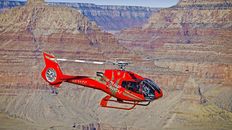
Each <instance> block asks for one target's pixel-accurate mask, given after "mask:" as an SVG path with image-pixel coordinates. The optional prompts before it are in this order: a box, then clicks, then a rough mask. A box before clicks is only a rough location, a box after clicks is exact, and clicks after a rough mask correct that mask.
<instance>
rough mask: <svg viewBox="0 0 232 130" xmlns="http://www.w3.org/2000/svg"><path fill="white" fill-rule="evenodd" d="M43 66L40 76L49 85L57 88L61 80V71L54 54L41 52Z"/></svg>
mask: <svg viewBox="0 0 232 130" xmlns="http://www.w3.org/2000/svg"><path fill="white" fill-rule="evenodd" d="M43 57H44V62H45V68H44V69H43V71H42V73H41V76H42V77H43V79H44V80H45V81H47V82H48V83H49V84H50V85H52V86H54V87H56V88H58V87H59V86H60V84H61V83H62V81H63V77H64V75H63V73H62V71H61V69H60V67H59V65H58V63H57V61H56V59H55V56H53V55H50V54H48V53H45V52H44V53H43Z"/></svg>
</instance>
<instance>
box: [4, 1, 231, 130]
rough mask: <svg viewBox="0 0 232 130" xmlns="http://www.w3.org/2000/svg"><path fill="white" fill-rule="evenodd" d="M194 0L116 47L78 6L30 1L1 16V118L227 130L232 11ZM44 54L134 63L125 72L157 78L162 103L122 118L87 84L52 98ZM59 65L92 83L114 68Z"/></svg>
mask: <svg viewBox="0 0 232 130" xmlns="http://www.w3.org/2000/svg"><path fill="white" fill-rule="evenodd" d="M195 1H196V0H188V1H186V0H185V1H184V0H183V1H180V2H179V3H178V5H176V6H173V7H171V8H167V9H162V10H160V11H159V12H158V13H155V14H153V15H152V16H151V17H150V20H149V21H148V23H147V24H145V25H144V26H143V27H140V28H133V29H126V30H124V31H122V32H121V33H119V34H118V35H117V37H118V38H119V42H118V40H117V39H116V38H115V36H113V35H112V34H109V33H106V32H103V31H101V29H100V28H99V27H98V26H97V25H96V23H94V22H91V21H89V20H88V18H87V17H85V16H84V15H83V14H82V13H81V11H78V10H76V9H73V8H68V7H64V6H57V5H47V4H45V3H41V2H40V3H33V1H32V3H29V4H27V5H25V6H20V7H16V8H12V9H4V10H3V12H2V13H1V14H0V27H1V28H0V43H1V44H0V49H1V50H0V55H1V57H0V72H1V73H0V80H1V84H0V85H1V86H0V96H1V98H0V104H1V105H0V111H2V112H5V113H7V114H8V115H9V116H11V117H14V118H20V119H23V120H24V121H27V122H29V123H30V126H29V128H31V129H32V128H34V129H74V126H75V128H77V129H82V130H85V129H107V130H110V129H112V130H115V129H118V130H123V129H130V130H137V129H138V130H140V129H147V130H154V129H159V130H160V129H164V130H166V129H167V130H168V129H177V130H179V129H212V130H218V129H225V130H230V129H231V127H232V113H231V111H232V106H231V98H232V95H231V93H232V89H231V84H232V83H231V79H232V77H231V76H232V66H231V65H232V64H231V61H232V60H231V59H232V54H231V52H232V51H231V50H232V48H231V47H232V46H231V39H230V37H231V6H227V5H230V4H228V1H227V4H224V1H220V2H221V4H218V3H217V2H216V3H215V4H214V5H215V8H212V4H210V6H208V5H207V4H205V1H204V2H203V1H202V2H201V1H199V2H200V3H202V4H201V5H199V3H198V4H197V6H195V5H194V6H192V4H188V5H186V4H187V3H188V2H189V3H194V2H195ZM183 2H185V3H183ZM186 2H187V3H186ZM210 2H211V1H208V4H209V3H210ZM225 5H226V6H225ZM43 51H46V52H50V53H54V54H55V55H56V56H57V57H59V58H68V59H80V58H81V59H97V60H114V59H117V58H124V59H128V60H130V61H132V62H133V64H132V65H131V66H128V68H127V69H128V70H132V71H134V72H136V73H139V74H141V75H142V76H144V77H148V78H151V79H153V80H154V81H155V82H156V83H157V84H158V85H159V86H160V87H161V89H162V90H163V92H164V96H163V98H161V99H159V100H155V101H154V102H152V103H151V104H150V105H149V106H146V107H142V106H138V107H136V109H133V110H131V111H122V110H115V109H105V108H102V107H100V106H99V102H100V100H101V99H102V98H103V97H104V96H105V94H104V93H103V92H100V91H96V90H92V89H88V88H84V87H81V86H76V85H72V84H67V83H64V84H62V86H61V88H60V89H59V94H58V95H52V94H50V93H49V85H48V84H47V83H45V82H44V81H43V80H42V79H41V76H40V72H41V70H42V69H43V67H44V63H43V59H42V52H43ZM60 65H61V67H62V68H61V69H62V70H63V71H64V73H69V74H73V75H74V74H75V75H80V74H85V75H88V76H95V72H96V71H103V70H105V69H106V68H113V66H111V65H104V66H95V65H90V64H74V63H69V62H68V63H62V62H61V63H60ZM138 117H140V118H138ZM0 123H1V122H0ZM31 124H32V126H31Z"/></svg>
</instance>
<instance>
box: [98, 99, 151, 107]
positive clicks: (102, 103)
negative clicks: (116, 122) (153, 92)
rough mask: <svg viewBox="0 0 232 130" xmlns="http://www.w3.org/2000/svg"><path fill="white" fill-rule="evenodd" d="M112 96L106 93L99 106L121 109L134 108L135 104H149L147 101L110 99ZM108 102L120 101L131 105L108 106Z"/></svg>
mask: <svg viewBox="0 0 232 130" xmlns="http://www.w3.org/2000/svg"><path fill="white" fill-rule="evenodd" d="M111 97H112V96H110V95H107V96H105V97H104V98H103V99H102V100H101V104H100V105H101V106H102V107H106V108H114V109H122V110H132V109H134V108H135V106H136V105H140V106H148V105H149V104H150V102H147V103H146V104H141V103H139V102H138V101H118V100H111V99H110V98H111ZM108 102H116V103H120V104H130V105H132V106H131V107H117V106H110V105H108Z"/></svg>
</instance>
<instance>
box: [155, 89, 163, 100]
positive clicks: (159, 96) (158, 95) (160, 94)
mask: <svg viewBox="0 0 232 130" xmlns="http://www.w3.org/2000/svg"><path fill="white" fill-rule="evenodd" d="M161 97H163V92H162V90H160V92H157V91H155V99H158V98H161Z"/></svg>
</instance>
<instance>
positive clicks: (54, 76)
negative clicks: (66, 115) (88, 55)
mask: <svg viewBox="0 0 232 130" xmlns="http://www.w3.org/2000/svg"><path fill="white" fill-rule="evenodd" d="M43 56H44V61H45V64H46V66H45V68H44V69H43V71H42V73H41V75H42V77H43V79H44V80H45V81H47V82H48V83H49V84H50V85H51V86H52V90H55V93H56V94H58V91H57V88H59V87H60V85H61V83H62V82H68V83H73V84H77V85H81V86H85V87H89V88H94V89H98V90H101V91H103V92H105V93H107V96H105V97H104V98H103V99H102V100H101V103H100V105H101V106H102V107H107V108H115V109H123V110H131V109H133V108H135V106H136V105H140V106H147V105H149V104H150V102H151V101H154V100H156V99H158V98H160V97H162V96H163V92H162V90H161V89H160V88H159V87H158V86H157V85H156V83H155V82H153V81H152V80H150V79H148V78H143V77H141V76H139V75H138V74H136V73H133V72H130V71H126V70H125V67H126V66H127V65H128V64H129V63H128V62H122V61H120V62H114V63H113V64H114V65H118V66H119V69H117V70H116V69H115V70H105V72H104V73H103V72H97V73H96V75H97V76H96V77H88V76H72V75H66V74H63V73H62V71H61V69H60V67H59V65H58V63H57V61H73V62H79V63H92V64H98V65H101V64H105V63H106V62H99V61H84V60H68V59H58V58H55V56H53V55H50V54H48V53H43ZM113 97H114V98H116V99H115V100H113V99H112V98H113ZM108 102H116V103H120V104H129V105H130V106H129V107H125V105H124V107H118V106H112V105H109V104H108Z"/></svg>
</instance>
